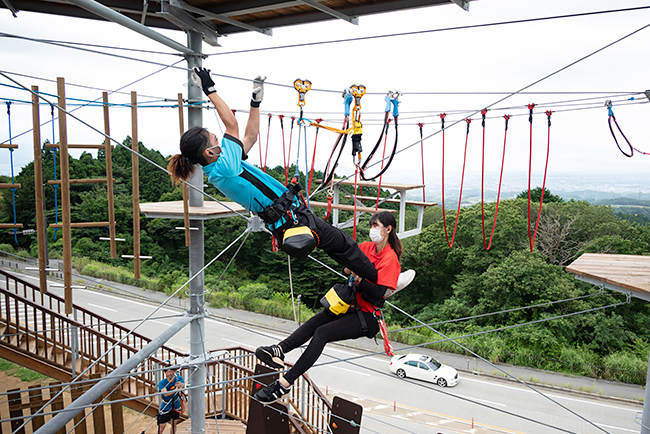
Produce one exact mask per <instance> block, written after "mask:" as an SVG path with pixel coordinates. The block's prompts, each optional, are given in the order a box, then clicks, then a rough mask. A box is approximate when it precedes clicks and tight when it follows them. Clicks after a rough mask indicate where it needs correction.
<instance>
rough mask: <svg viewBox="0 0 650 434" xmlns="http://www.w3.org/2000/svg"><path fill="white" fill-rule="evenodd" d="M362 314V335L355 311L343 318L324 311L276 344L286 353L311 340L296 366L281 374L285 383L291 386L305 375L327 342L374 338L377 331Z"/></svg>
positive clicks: (373, 321) (372, 320)
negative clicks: (363, 329)
mask: <svg viewBox="0 0 650 434" xmlns="http://www.w3.org/2000/svg"><path fill="white" fill-rule="evenodd" d="M362 315H364V318H365V320H366V324H367V326H368V331H367V332H366V333H363V332H362V331H361V322H360V321H359V314H358V313H357V312H355V311H352V312H349V313H346V314H345V315H340V316H335V315H333V314H331V313H330V312H329V311H327V310H326V309H323V310H321V311H320V312H319V313H317V314H316V315H314V316H313V317H311V319H309V321H307V322H306V323H304V324H303V325H301V326H300V327H298V329H297V330H296V331H295V332H293V333H291V335H290V336H289V337H288V338H286V339H285V340H283V341H282V342H280V344H279V345H280V347H282V351H284V352H285V353H288V352H289V351H291V350H293V349H295V348H298V347H299V346H301V345H303V344H304V343H306V342H307V341H308V340H309V338H311V342H309V345H308V346H307V349H306V350H305V352H304V353H302V356H300V358H299V359H298V361H297V362H296V364H295V365H293V367H292V368H291V369H289V371H288V372H287V373H286V374H285V375H284V378H285V380H287V381H288V382H289V383H290V384H293V382H294V381H296V379H297V378H298V377H300V376H301V375H302V374H304V373H305V372H307V370H308V369H309V368H311V367H312V366H313V365H314V363H316V360H318V358H319V357H320V355H321V354H322V353H323V349H324V348H325V344H327V343H328V342H336V341H343V340H346V339H357V338H359V337H361V336H365V337H368V338H372V337H374V336H375V335H376V334H377V333H378V332H379V325H378V324H377V320H376V319H375V317H374V316H373V315H372V314H371V313H369V312H362Z"/></svg>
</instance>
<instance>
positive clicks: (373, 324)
mask: <svg viewBox="0 0 650 434" xmlns="http://www.w3.org/2000/svg"><path fill="white" fill-rule="evenodd" d="M396 228H397V223H396V222H395V217H394V216H393V215H392V214H391V213H389V212H387V211H384V212H380V213H378V214H375V215H373V216H372V218H371V219H370V239H371V240H372V241H366V242H364V243H361V244H360V245H359V248H360V249H361V251H363V253H365V254H366V256H368V259H370V262H372V264H373V265H374V266H375V267H376V268H377V282H371V281H369V280H367V279H363V278H361V277H358V276H357V275H356V274H354V273H351V271H350V270H349V269H347V268H346V269H344V271H345V272H346V273H347V274H352V275H353V276H354V277H355V278H356V279H357V282H358V285H357V293H356V304H357V306H358V308H359V309H360V310H361V312H360V314H359V312H357V311H356V310H355V309H352V308H351V309H350V310H349V311H348V312H347V313H345V314H343V315H338V316H336V315H334V314H332V313H330V311H329V310H328V309H323V310H322V311H320V312H319V313H317V314H316V315H314V316H313V317H312V318H311V319H309V321H307V322H306V323H304V324H303V325H301V326H300V327H298V329H297V330H296V331H294V332H293V333H292V334H291V335H290V336H289V337H287V338H286V339H285V340H283V341H282V342H280V343H279V344H277V345H272V346H270V347H259V348H257V350H256V351H255V355H256V356H257V358H258V359H259V360H261V361H262V362H264V363H266V364H267V365H269V366H272V367H274V368H277V369H282V368H283V367H284V354H285V353H288V352H289V351H291V350H293V349H295V348H298V347H300V346H301V345H303V344H305V343H306V342H307V341H308V340H309V339H310V338H311V342H310V343H309V345H308V346H307V349H306V350H305V352H304V353H303V354H302V355H301V356H300V358H299V359H298V361H297V362H296V364H295V365H293V367H292V368H291V369H289V371H287V373H286V374H285V375H284V377H280V379H279V380H277V381H274V382H273V383H271V384H270V385H268V386H266V387H264V388H262V389H260V390H259V391H258V392H257V393H255V399H257V400H258V401H260V402H262V403H264V404H270V403H273V402H275V401H277V400H279V399H281V398H283V397H284V396H286V395H287V394H289V392H290V391H291V385H292V384H293V382H294V381H296V379H297V378H298V377H300V375H302V374H303V373H305V372H306V371H307V370H308V369H309V368H311V367H312V365H313V364H314V363H316V360H318V357H320V355H321V353H322V352H323V349H324V348H325V344H327V343H328V342H335V341H342V340H346V339H356V338H359V337H361V336H366V337H368V338H373V337H374V336H376V335H377V333H378V332H379V326H378V324H377V320H376V319H375V317H374V315H373V313H374V312H375V310H376V309H375V308H381V307H382V306H383V304H384V296H385V295H386V294H387V293H389V292H392V291H395V288H396V287H397V279H398V278H399V275H400V271H401V267H400V264H399V259H400V257H401V255H402V251H403V250H402V243H401V242H400V240H399V238H398V236H397V231H396ZM361 317H363V319H364V322H365V325H367V327H365V328H366V330H365V331H364V330H363V329H364V327H363V326H362V323H361V321H362V320H361Z"/></svg>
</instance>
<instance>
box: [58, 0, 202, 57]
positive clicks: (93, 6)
mask: <svg viewBox="0 0 650 434" xmlns="http://www.w3.org/2000/svg"><path fill="white" fill-rule="evenodd" d="M68 1H69V2H70V3H72V4H74V5H76V6H79V7H80V8H82V9H85V10H87V11H89V12H92V13H93V14H95V15H98V16H100V17H102V18H104V19H106V20H108V21H112V22H114V23H117V24H120V25H122V26H124V27H127V28H129V29H131V30H133V31H134V32H138V33H140V34H141V35H144V36H146V37H148V38H150V39H153V40H154V41H157V42H160V43H161V44H163V45H166V46H168V47H170V48H173V49H174V50H176V51H180V52H181V53H183V54H197V53H195V52H194V51H192V50H190V49H189V48H187V47H186V46H184V45H183V44H180V43H178V42H176V41H174V40H173V39H170V38H168V37H167V36H164V35H161V34H160V33H158V32H155V31H153V30H151V29H150V28H149V27H147V26H144V25H142V24H140V23H139V22H137V21H134V20H132V19H130V18H128V17H125V16H124V15H122V14H120V13H119V12H115V11H114V10H113V9H111V8H109V7H106V6H104V5H103V4H101V3H98V2H96V1H94V0H68Z"/></svg>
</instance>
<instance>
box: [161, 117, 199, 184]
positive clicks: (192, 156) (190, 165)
mask: <svg viewBox="0 0 650 434" xmlns="http://www.w3.org/2000/svg"><path fill="white" fill-rule="evenodd" d="M208 140H209V136H208V130H206V129H205V128H202V127H192V128H190V129H189V130H187V131H185V132H184V133H183V135H182V136H181V143H180V148H181V153H180V154H176V155H174V156H172V157H170V158H169V163H168V164H167V170H168V171H169V172H170V174H171V178H172V182H173V183H174V184H176V183H178V182H179V181H181V180H183V181H187V180H188V179H189V177H190V175H192V173H194V165H195V164H200V165H202V166H205V165H206V164H207V161H206V160H205V157H204V156H203V150H204V149H205V148H206V147H207V146H208Z"/></svg>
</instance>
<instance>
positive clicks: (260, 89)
mask: <svg viewBox="0 0 650 434" xmlns="http://www.w3.org/2000/svg"><path fill="white" fill-rule="evenodd" d="M265 78H266V77H261V76H258V77H257V78H256V79H255V80H254V83H253V96H252V99H251V103H250V114H249V118H248V122H247V124H246V129H245V131H244V136H243V137H242V138H241V139H240V137H239V125H238V123H237V119H236V118H235V115H234V114H233V112H232V111H231V110H230V108H229V107H228V105H227V104H226V103H225V102H224V101H223V99H221V97H219V95H218V94H217V91H216V90H215V87H214V81H212V78H211V77H210V71H209V70H207V69H204V68H194V74H193V80H194V82H195V84H196V85H198V86H201V87H202V88H203V92H204V93H205V94H206V95H207V96H208V98H209V99H210V101H211V102H212V104H214V106H215V108H216V109H217V114H218V115H219V117H220V118H221V121H222V122H223V124H224V125H225V128H226V130H225V134H224V136H223V139H222V140H221V143H219V140H218V138H217V136H216V135H214V134H213V133H211V132H210V131H208V130H207V129H205V128H201V127H192V128H190V129H188V130H187V131H186V132H185V133H183V135H182V136H181V140H180V150H181V153H180V154H176V155H174V156H172V157H171V158H170V160H169V164H168V166H167V170H169V172H170V173H171V177H172V180H173V181H176V182H177V181H178V180H187V179H188V178H189V177H190V175H191V174H192V173H193V172H194V170H195V167H196V165H197V164H198V165H201V166H202V168H203V173H204V174H205V175H207V178H208V182H210V183H211V184H213V185H214V186H215V187H217V188H218V189H219V190H220V191H221V192H222V193H223V194H225V195H226V196H228V197H229V198H230V199H231V200H233V201H235V202H237V203H239V204H240V205H242V206H243V207H244V208H246V209H247V210H249V211H252V212H254V213H256V214H258V215H259V216H260V217H261V218H262V220H264V222H265V223H266V224H267V227H268V228H269V230H270V231H271V232H272V233H273V235H274V236H275V238H276V240H277V241H278V243H282V242H283V236H284V234H285V231H287V230H289V229H291V228H294V227H297V226H304V227H308V228H309V229H310V230H311V233H313V235H314V237H313V238H314V239H315V241H316V247H318V248H320V249H322V250H323V251H325V252H326V253H327V254H328V255H329V256H330V257H332V258H333V259H334V260H335V261H337V262H338V263H339V264H341V265H343V266H344V267H346V268H348V269H350V270H351V271H353V272H354V273H355V274H357V275H358V276H360V277H362V278H365V279H368V280H371V281H373V282H374V281H376V279H377V269H376V268H375V266H374V265H373V264H372V263H371V262H370V260H369V259H368V258H367V257H366V255H364V254H363V252H362V251H361V250H360V249H359V246H358V245H357V243H356V242H355V241H354V240H353V239H352V237H350V236H349V235H348V234H346V233H345V232H343V231H342V230H340V229H338V228H335V227H334V226H332V225H330V224H329V223H327V222H325V221H324V220H323V219H321V218H318V217H316V216H315V215H314V214H313V213H312V212H311V211H310V210H309V209H308V208H307V207H306V206H305V205H304V204H303V203H301V202H300V201H299V200H298V197H297V196H298V195H299V192H298V191H297V190H298V188H295V187H294V186H293V184H290V185H289V188H288V187H285V186H284V185H283V184H282V183H280V182H278V181H277V180H276V179H274V178H273V177H271V176H269V175H268V174H266V173H264V172H263V171H262V170H260V169H259V168H258V167H255V166H254V165H252V164H250V163H248V162H247V161H245V160H246V159H247V158H248V153H249V151H250V150H251V148H252V147H253V145H254V144H255V142H256V141H257V137H258V132H259V122H260V109H259V106H260V103H261V102H262V98H263V96H264V80H265ZM284 250H285V251H287V249H284ZM288 253H290V252H288ZM304 256H306V254H305V255H304ZM304 256H303V257H304Z"/></svg>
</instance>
